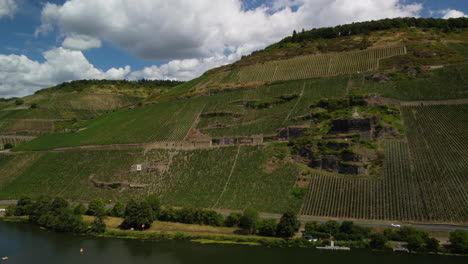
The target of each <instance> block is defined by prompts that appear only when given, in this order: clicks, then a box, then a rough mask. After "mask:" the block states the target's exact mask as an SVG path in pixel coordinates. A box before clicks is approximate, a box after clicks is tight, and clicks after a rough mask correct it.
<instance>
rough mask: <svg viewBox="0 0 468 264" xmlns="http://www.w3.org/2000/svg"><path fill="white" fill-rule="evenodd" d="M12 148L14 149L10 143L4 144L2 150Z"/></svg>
mask: <svg viewBox="0 0 468 264" xmlns="http://www.w3.org/2000/svg"><path fill="white" fill-rule="evenodd" d="M13 147H14V146H13V144H11V143H5V145H3V148H4V149H12V148H13Z"/></svg>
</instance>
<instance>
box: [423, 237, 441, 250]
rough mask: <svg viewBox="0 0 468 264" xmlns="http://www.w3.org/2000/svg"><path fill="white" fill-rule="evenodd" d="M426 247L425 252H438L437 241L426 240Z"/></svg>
mask: <svg viewBox="0 0 468 264" xmlns="http://www.w3.org/2000/svg"><path fill="white" fill-rule="evenodd" d="M425 244H426V246H425V249H426V251H428V252H438V251H439V247H440V245H439V240H437V239H435V238H433V237H431V238H428V239H426V242H425Z"/></svg>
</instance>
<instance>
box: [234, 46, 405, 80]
mask: <svg viewBox="0 0 468 264" xmlns="http://www.w3.org/2000/svg"><path fill="white" fill-rule="evenodd" d="M403 54H406V48H405V47H404V46H393V47H385V48H373V49H368V50H365V51H358V52H345V53H337V54H324V55H307V56H299V57H295V58H292V59H288V60H281V61H272V62H266V63H263V64H256V65H252V66H247V67H243V68H241V69H240V71H239V73H238V76H239V78H238V81H240V82H248V81H279V80H295V79H308V78H316V77H325V76H334V75H340V74H351V73H359V72H367V71H371V70H375V69H377V68H378V66H379V61H380V60H381V59H384V58H388V57H392V56H397V55H403ZM233 74H235V73H233ZM229 79H230V80H236V78H234V77H233V76H229Z"/></svg>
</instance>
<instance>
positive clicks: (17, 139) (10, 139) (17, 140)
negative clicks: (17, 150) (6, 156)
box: [0, 135, 34, 150]
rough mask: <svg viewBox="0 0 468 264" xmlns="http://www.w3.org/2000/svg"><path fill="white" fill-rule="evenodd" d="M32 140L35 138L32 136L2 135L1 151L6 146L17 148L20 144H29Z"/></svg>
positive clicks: (0, 137)
mask: <svg viewBox="0 0 468 264" xmlns="http://www.w3.org/2000/svg"><path fill="white" fill-rule="evenodd" d="M32 139H34V137H31V136H2V135H0V150H2V149H3V147H4V146H5V144H7V143H8V144H11V145H13V146H17V145H19V144H22V143H25V142H28V141H30V140H32Z"/></svg>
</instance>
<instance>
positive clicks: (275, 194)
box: [0, 146, 301, 212]
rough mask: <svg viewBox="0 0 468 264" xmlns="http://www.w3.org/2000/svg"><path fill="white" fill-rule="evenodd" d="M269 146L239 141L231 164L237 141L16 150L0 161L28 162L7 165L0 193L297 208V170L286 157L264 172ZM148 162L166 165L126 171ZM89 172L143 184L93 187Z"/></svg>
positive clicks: (105, 178) (5, 195)
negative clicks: (184, 147)
mask: <svg viewBox="0 0 468 264" xmlns="http://www.w3.org/2000/svg"><path fill="white" fill-rule="evenodd" d="M265 148H267V149H265ZM268 148H269V147H248V146H245V147H242V148H241V149H240V155H239V158H238V159H237V161H236V165H235V166H234V168H233V165H234V160H235V156H236V154H237V147H226V148H218V149H213V150H194V151H180V152H172V153H169V152H168V151H163V150H154V151H150V152H148V153H146V155H144V154H143V153H142V151H138V150H126V151H71V152H50V153H41V154H36V155H39V158H36V159H35V160H33V161H30V159H31V158H29V155H32V154H28V153H24V154H18V155H17V156H16V157H17V160H16V161H9V160H6V161H5V162H10V163H12V162H15V163H17V162H19V161H22V160H23V159H27V161H28V162H24V163H27V164H25V165H24V168H23V169H22V170H20V171H11V174H12V175H11V176H8V179H2V182H5V183H4V184H3V185H1V186H0V199H5V200H6V199H12V198H15V197H19V196H21V195H31V196H38V195H41V194H44V193H47V194H49V195H63V196H66V197H67V198H70V199H92V198H93V197H103V198H106V199H112V200H116V199H129V198H131V197H142V196H144V195H147V194H149V193H158V194H159V195H160V196H161V199H162V200H163V202H164V203H166V204H168V205H174V206H183V205H192V206H197V207H213V206H215V207H217V208H229V209H243V208H245V207H246V206H253V207H256V208H258V209H259V210H262V211H269V212H282V211H284V210H286V209H288V208H295V210H298V209H299V206H300V203H301V200H300V199H296V198H293V197H292V196H291V192H292V188H293V185H294V183H295V180H296V177H297V174H298V170H297V168H296V167H295V166H293V165H292V164H290V163H288V162H286V161H278V164H277V168H276V169H275V170H273V171H272V172H270V173H267V172H265V171H264V167H265V163H266V161H267V160H270V159H272V154H271V152H270V151H269V150H268ZM171 155H173V157H172V158H169V156H171ZM2 157H3V155H0V162H1V163H3V158H2ZM7 159H11V157H8V158H7ZM22 162H23V161H22ZM147 162H150V163H151V162H156V163H158V162H159V163H161V164H169V165H168V168H166V169H155V170H153V171H150V172H147V173H135V172H130V168H131V166H132V165H133V164H137V163H142V164H146V163H147ZM2 168H4V167H2ZM231 170H232V171H233V173H232V175H231ZM90 175H94V179H96V180H99V181H105V182H122V181H128V182H130V183H134V184H148V186H147V187H146V188H144V189H141V190H136V189H130V190H129V189H123V190H105V189H100V188H97V187H95V186H94V185H93V184H92V183H91V181H90V180H89V176H90ZM229 175H231V177H229ZM2 178H3V177H2ZM228 178H229V179H230V180H229V181H228ZM2 182H0V184H1V183H2ZM225 186H226V187H225ZM225 188H226V189H225ZM224 189H225V193H224V194H223V195H221V194H222V193H223V190H224ZM218 199H219V203H216V201H217V200H218Z"/></svg>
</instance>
